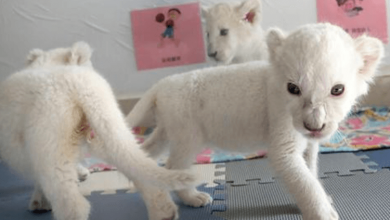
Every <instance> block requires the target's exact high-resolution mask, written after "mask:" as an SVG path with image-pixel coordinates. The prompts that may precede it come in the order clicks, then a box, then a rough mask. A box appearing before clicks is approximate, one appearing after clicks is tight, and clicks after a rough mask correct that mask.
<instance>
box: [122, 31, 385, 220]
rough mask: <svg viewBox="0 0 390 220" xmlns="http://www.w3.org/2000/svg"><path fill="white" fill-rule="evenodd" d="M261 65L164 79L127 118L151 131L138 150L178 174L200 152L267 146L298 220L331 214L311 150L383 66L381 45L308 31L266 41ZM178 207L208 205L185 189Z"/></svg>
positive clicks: (329, 219) (323, 219)
mask: <svg viewBox="0 0 390 220" xmlns="http://www.w3.org/2000/svg"><path fill="white" fill-rule="evenodd" d="M267 43H268V48H269V53H270V63H269V64H268V63H266V62H248V63H244V64H237V65H230V66H219V67H216V68H208V69H203V70H196V71H192V72H189V73H184V74H178V75H173V76H170V77H167V78H165V79H163V80H161V81H160V82H158V83H157V84H156V85H154V86H153V87H152V88H151V89H150V90H149V91H148V92H147V93H146V94H145V95H144V96H143V97H142V98H141V99H140V101H139V102H138V103H137V104H136V106H135V108H134V109H133V111H131V112H130V114H129V115H128V116H127V121H128V122H129V124H130V125H131V126H148V127H152V126H155V127H156V128H155V130H154V131H153V133H152V134H151V136H150V137H149V138H148V139H146V141H145V142H144V143H143V145H142V147H143V149H145V150H146V151H147V152H149V154H150V155H151V156H157V155H159V154H160V153H161V152H162V151H164V148H170V156H169V159H168V162H167V165H166V166H167V167H168V168H170V169H185V168H188V167H190V166H191V164H192V161H193V159H194V157H195V155H196V154H197V153H199V152H200V151H201V150H202V149H203V148H205V147H206V146H207V147H209V146H215V147H220V148H224V149H225V150H231V151H250V152H253V151H256V150H258V148H259V145H260V143H263V142H265V143H268V145H269V149H268V152H269V154H268V156H269V160H270V162H271V165H272V167H273V168H274V170H275V171H276V172H277V174H278V175H279V176H280V177H281V178H282V179H283V181H284V182H285V184H286V186H287V188H288V190H289V192H290V193H291V194H292V195H293V197H294V198H295V200H296V202H297V205H298V207H299V208H300V210H301V211H302V214H303V218H304V219H305V220H313V219H315V220H334V219H338V214H337V212H336V210H335V209H334V208H333V206H332V204H331V202H330V200H329V199H328V196H327V194H326V192H325V190H324V188H323V187H322V185H321V183H320V181H319V180H318V178H317V153H318V142H319V141H320V140H323V139H325V138H329V137H330V136H331V135H332V134H333V133H334V132H335V131H336V130H337V128H338V123H339V122H340V121H341V120H343V118H344V117H345V116H346V115H347V114H348V112H349V111H350V109H351V106H352V105H353V104H354V103H355V100H356V98H357V97H359V96H361V95H363V94H365V93H366V92H367V91H368V88H369V86H368V83H369V82H370V81H371V80H372V77H373V75H374V73H375V71H376V68H377V66H378V63H379V62H380V60H381V58H382V57H383V45H382V43H381V42H380V41H379V40H378V39H376V38H371V37H368V36H361V37H359V38H357V39H355V40H354V39H352V38H351V37H350V36H349V35H348V34H347V33H346V32H345V31H344V30H343V29H341V28H340V27H337V26H333V25H330V24H311V25H306V26H303V27H301V28H299V29H298V30H297V31H295V32H292V33H291V34H289V35H288V36H286V35H285V34H284V33H283V32H282V31H281V30H279V29H272V30H271V31H270V32H269V33H268V35H267ZM177 194H178V196H179V197H180V198H181V199H182V200H183V202H184V203H186V204H188V205H192V206H202V205H205V204H207V203H209V202H210V197H209V196H208V195H207V194H205V193H202V192H198V191H197V190H196V189H195V188H188V189H185V190H180V191H177Z"/></svg>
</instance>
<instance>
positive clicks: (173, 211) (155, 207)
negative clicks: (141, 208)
mask: <svg viewBox="0 0 390 220" xmlns="http://www.w3.org/2000/svg"><path fill="white" fill-rule="evenodd" d="M149 202H150V203H149V204H150V205H149V206H148V211H149V220H177V219H179V213H178V208H177V206H176V205H175V203H174V202H173V201H172V199H171V197H170V195H169V194H168V193H166V192H162V193H161V194H160V193H158V194H157V195H156V196H155V198H154V199H153V201H149Z"/></svg>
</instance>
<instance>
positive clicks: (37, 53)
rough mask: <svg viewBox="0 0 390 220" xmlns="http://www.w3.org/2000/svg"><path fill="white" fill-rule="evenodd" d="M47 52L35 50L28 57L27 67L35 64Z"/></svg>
mask: <svg viewBox="0 0 390 220" xmlns="http://www.w3.org/2000/svg"><path fill="white" fill-rule="evenodd" d="M44 53H45V52H44V51H43V50H41V49H33V50H31V51H30V53H28V55H27V65H30V64H32V63H34V62H35V61H36V60H38V58H39V57H41V56H42V55H43V54H44Z"/></svg>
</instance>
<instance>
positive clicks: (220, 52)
mask: <svg viewBox="0 0 390 220" xmlns="http://www.w3.org/2000/svg"><path fill="white" fill-rule="evenodd" d="M202 12H203V16H204V18H205V21H206V32H207V42H208V46H207V48H208V54H209V56H210V57H213V58H214V59H215V60H217V61H218V62H221V63H223V64H230V63H242V62H247V61H252V60H266V59H268V49H267V44H266V42H265V35H264V32H263V29H262V28H261V25H260V21H261V16H262V11H261V1H260V0H245V1H243V2H241V3H240V4H236V3H218V4H216V5H214V6H212V7H210V8H207V9H206V8H202ZM248 13H253V14H254V15H255V16H254V19H253V21H248V20H246V19H245V16H246V15H247V14H248ZM222 29H227V30H228V34H227V35H221V30H222ZM214 55H215V56H214Z"/></svg>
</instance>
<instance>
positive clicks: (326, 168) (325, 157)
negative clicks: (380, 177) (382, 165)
mask: <svg viewBox="0 0 390 220" xmlns="http://www.w3.org/2000/svg"><path fill="white" fill-rule="evenodd" d="M318 158H319V167H318V170H319V177H320V178H326V177H328V175H327V174H328V173H338V176H350V175H354V173H353V171H364V172H365V173H374V172H376V170H373V169H371V168H370V167H369V166H368V165H367V164H365V163H363V162H362V161H361V158H359V157H357V156H356V155H355V154H353V153H330V154H320V155H319V156H318Z"/></svg>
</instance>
